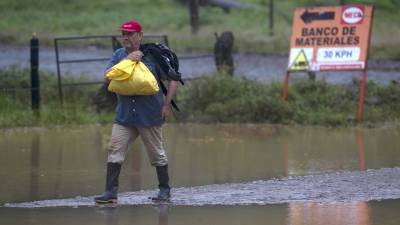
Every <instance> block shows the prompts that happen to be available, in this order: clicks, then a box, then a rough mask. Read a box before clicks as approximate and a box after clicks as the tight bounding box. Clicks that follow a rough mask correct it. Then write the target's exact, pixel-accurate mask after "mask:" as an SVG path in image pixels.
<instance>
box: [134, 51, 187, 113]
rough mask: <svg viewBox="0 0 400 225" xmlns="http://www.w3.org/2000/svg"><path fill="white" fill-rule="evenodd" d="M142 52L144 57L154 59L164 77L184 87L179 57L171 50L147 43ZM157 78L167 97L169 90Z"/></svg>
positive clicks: (175, 106)
mask: <svg viewBox="0 0 400 225" xmlns="http://www.w3.org/2000/svg"><path fill="white" fill-rule="evenodd" d="M140 51H142V52H143V54H144V55H147V54H150V55H151V56H153V57H154V59H155V60H156V61H157V64H158V65H159V67H160V72H161V73H162V74H161V76H162V77H165V78H168V79H171V80H175V81H179V82H180V83H181V84H182V85H184V82H183V80H182V76H181V73H180V72H179V61H178V57H177V56H176V54H175V52H173V51H172V50H171V49H170V48H168V47H167V46H166V45H163V44H159V43H147V44H142V45H141V46H140ZM156 77H157V79H158V81H159V83H160V85H161V89H162V91H163V93H164V95H166V94H167V92H168V90H167V88H166V87H165V85H164V84H163V82H161V79H160V77H158V74H156ZM171 104H172V106H173V107H174V108H175V109H176V110H177V111H179V107H178V106H177V105H176V103H175V101H174V100H172V102H171Z"/></svg>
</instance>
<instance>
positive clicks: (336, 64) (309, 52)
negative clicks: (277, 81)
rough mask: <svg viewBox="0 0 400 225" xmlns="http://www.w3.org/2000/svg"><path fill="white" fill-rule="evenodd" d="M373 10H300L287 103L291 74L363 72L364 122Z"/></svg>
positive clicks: (362, 7)
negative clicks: (305, 72) (297, 72)
mask: <svg viewBox="0 0 400 225" xmlns="http://www.w3.org/2000/svg"><path fill="white" fill-rule="evenodd" d="M372 16H373V6H370V5H354V6H328V7H311V8H297V9H295V11H294V15H293V25H292V36H291V41H290V54H289V63H288V67H287V73H286V77H285V81H284V85H283V94H282V98H283V99H286V97H287V93H288V90H287V89H288V82H289V75H290V72H296V71H309V72H310V71H312V72H318V71H329V70H330V71H344V70H359V71H362V72H363V75H362V83H361V92H360V93H361V94H360V105H359V107H360V108H359V112H358V114H357V120H358V121H359V122H361V121H362V119H363V112H364V109H363V108H364V95H365V83H366V76H367V68H368V66H367V60H368V48H369V44H370V35H371V24H372Z"/></svg>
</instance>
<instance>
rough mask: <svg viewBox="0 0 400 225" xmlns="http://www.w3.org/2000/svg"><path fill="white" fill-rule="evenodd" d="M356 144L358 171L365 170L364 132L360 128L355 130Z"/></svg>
mask: <svg viewBox="0 0 400 225" xmlns="http://www.w3.org/2000/svg"><path fill="white" fill-rule="evenodd" d="M357 146H358V165H359V168H360V171H364V170H365V145H364V132H363V130H361V129H358V130H357Z"/></svg>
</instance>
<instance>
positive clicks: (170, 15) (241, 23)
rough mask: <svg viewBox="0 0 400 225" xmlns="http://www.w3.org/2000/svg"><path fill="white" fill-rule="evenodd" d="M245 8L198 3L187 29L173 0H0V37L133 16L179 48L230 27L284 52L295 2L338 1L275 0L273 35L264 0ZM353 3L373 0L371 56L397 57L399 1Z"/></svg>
mask: <svg viewBox="0 0 400 225" xmlns="http://www.w3.org/2000/svg"><path fill="white" fill-rule="evenodd" d="M238 2H241V3H245V4H248V5H250V6H251V7H249V8H244V9H233V10H231V12H230V13H228V14H227V13H224V12H223V11H222V10H221V9H220V8H215V7H202V8H201V9H200V31H199V33H198V34H196V35H193V34H191V29H190V25H189V14H188V9H187V8H186V7H185V6H183V5H180V4H179V3H177V2H176V1H174V0H152V1H147V0H135V1H130V0H118V1H106V0H96V1H94V0H92V1H78V0H58V1H51V0H38V1H30V0H20V1H13V0H2V1H1V2H0V15H1V18H2V19H1V20H0V41H1V43H3V44H14V45H26V44H27V43H28V41H29V39H30V38H31V35H32V33H36V34H37V35H38V37H39V38H40V40H41V43H42V44H43V45H51V44H52V39H53V38H54V37H56V36H76V35H97V34H117V33H118V26H119V24H120V23H121V22H122V21H126V20H129V19H132V18H134V19H137V20H139V21H141V23H142V24H143V26H144V31H145V33H146V34H167V35H168V36H169V39H170V43H171V47H172V48H173V49H175V50H176V51H178V52H189V51H197V52H198V51H202V52H206V51H207V52H209V51H211V50H212V49H213V45H214V42H215V37H214V33H222V32H223V31H227V30H229V31H232V32H233V33H234V35H235V50H236V51H240V52H255V53H284V54H286V53H287V52H288V48H289V46H288V44H289V39H290V32H291V20H292V19H291V17H292V15H291V14H292V11H293V9H294V8H295V7H301V6H308V5H337V4H338V1H332V0H324V1H321V0H319V1H308V0H301V1H288V0H283V1H275V9H276V10H275V19H274V21H275V24H274V36H269V33H270V30H269V27H268V23H269V21H268V10H267V5H268V2H269V1H268V0H238ZM348 2H349V1H348ZM352 2H353V3H374V4H376V6H377V8H376V13H375V20H374V25H373V33H372V48H371V57H372V58H395V59H399V58H400V50H399V49H398V48H396V47H397V46H398V45H399V44H400V40H399V39H398V38H396V37H398V36H400V29H399V28H400V23H399V22H400V16H399V15H398V13H397V10H394V9H396V8H398V6H399V5H400V3H397V1H394V0H380V1H376V0H375V1H374V0H364V1H352Z"/></svg>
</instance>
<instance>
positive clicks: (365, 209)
mask: <svg viewBox="0 0 400 225" xmlns="http://www.w3.org/2000/svg"><path fill="white" fill-rule="evenodd" d="M288 210H289V212H288V217H287V222H286V224H287V225H320V224H324V225H370V219H369V218H370V215H369V206H368V204H367V203H366V202H356V203H331V204H319V203H289V206H288Z"/></svg>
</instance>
